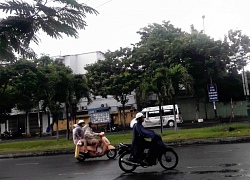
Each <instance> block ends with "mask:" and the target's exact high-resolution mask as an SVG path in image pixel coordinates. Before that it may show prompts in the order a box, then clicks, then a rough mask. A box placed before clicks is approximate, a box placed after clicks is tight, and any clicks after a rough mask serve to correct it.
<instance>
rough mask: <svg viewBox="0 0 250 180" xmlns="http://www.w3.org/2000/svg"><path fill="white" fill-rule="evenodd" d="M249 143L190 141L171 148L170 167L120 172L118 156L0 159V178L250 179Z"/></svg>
mask: <svg viewBox="0 0 250 180" xmlns="http://www.w3.org/2000/svg"><path fill="white" fill-rule="evenodd" d="M249 147H250V143H237V144H217V145H193V146H180V147H176V148H174V149H175V151H176V152H177V154H178V156H179V164H178V165H177V167H176V169H174V170H171V171H166V170H163V168H162V167H161V166H160V165H159V164H157V165H156V166H153V167H149V168H138V169H136V170H135V172H134V173H124V172H123V171H122V170H121V169H120V168H119V166H118V160H117V159H115V160H108V158H107V157H102V158H95V159H88V160H86V161H84V162H81V163H80V162H78V161H77V160H76V159H74V155H73V154H67V155H56V156H38V157H25V158H7V159H0V164H1V168H0V179H19V180H29V179H30V180H34V179H36V180H40V179H48V180H50V179H51V180H52V179H53V180H57V179H60V180H62V179H91V180H100V179H101V180H120V179H121V180H125V179H133V180H137V179H138V180H139V179H143V180H152V179H157V180H163V179H164V180H166V179H168V180H170V179H178V180H179V179H187V180H189V179H190V180H194V179H195V180H196V179H197V180H198V179H206V180H208V179H212V180H217V179H218V180H221V179H223V180H224V179H230V180H232V179H237V180H238V179H239V180H247V179H250V161H249V159H250V152H249Z"/></svg>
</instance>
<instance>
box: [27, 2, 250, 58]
mask: <svg viewBox="0 0 250 180" xmlns="http://www.w3.org/2000/svg"><path fill="white" fill-rule="evenodd" d="M79 2H83V3H86V4H87V5H89V6H91V7H93V8H95V9H96V10H98V11H99V15H97V16H95V15H87V18H86V19H85V20H86V22H87V24H88V26H87V27H86V29H85V30H81V31H79V38H78V39H75V38H69V37H66V36H65V37H64V38H63V39H62V40H55V39H52V38H50V37H49V36H47V35H46V34H45V33H40V38H41V40H42V42H41V43H40V44H39V46H36V45H33V44H32V48H33V49H34V50H35V52H36V53H37V54H38V55H40V54H41V53H45V54H49V55H50V56H56V55H69V54H78V53H87V52H93V51H102V52H106V51H107V50H108V49H109V50H111V51H114V50H116V49H119V48H120V47H128V46H130V44H131V43H136V42H138V41H139V37H140V36H139V35H137V33H136V32H137V31H138V30H140V28H143V27H145V26H147V25H149V24H151V23H162V21H163V20H165V21H170V23H171V24H173V25H174V26H175V27H178V28H181V29H182V30H184V31H186V32H190V25H191V24H193V25H194V27H195V28H196V29H198V30H199V31H200V30H202V29H203V19H202V16H203V15H204V16H205V18H204V25H205V33H206V34H207V35H209V36H211V37H213V38H215V39H223V37H224V35H225V34H227V32H228V30H230V29H234V30H235V29H240V30H242V32H243V33H244V34H246V35H248V36H250V21H249V19H248V18H249V17H250V16H249V14H250V13H249V8H250V1H249V0H238V1H236V0H79Z"/></svg>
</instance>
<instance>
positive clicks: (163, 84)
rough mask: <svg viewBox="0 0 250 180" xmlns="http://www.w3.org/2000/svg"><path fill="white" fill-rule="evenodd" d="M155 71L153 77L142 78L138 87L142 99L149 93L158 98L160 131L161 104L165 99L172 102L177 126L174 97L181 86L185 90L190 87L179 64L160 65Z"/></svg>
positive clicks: (189, 79) (185, 74) (184, 71)
mask: <svg viewBox="0 0 250 180" xmlns="http://www.w3.org/2000/svg"><path fill="white" fill-rule="evenodd" d="M155 72H156V73H155V75H154V76H153V77H147V78H145V79H144V81H143V83H142V85H141V87H140V89H141V91H142V92H143V93H142V94H143V99H145V98H146V99H147V98H148V96H149V95H151V94H156V96H157V100H158V102H157V104H158V105H159V110H160V121H161V133H162V131H163V125H162V124H163V123H162V111H161V106H162V105H164V103H165V102H166V100H167V99H168V100H169V101H172V102H173V106H174V121H175V128H177V125H176V117H175V104H176V103H175V97H176V95H177V93H178V92H179V91H180V90H181V88H183V87H185V90H189V89H191V88H190V87H191V86H190V85H191V77H190V76H189V74H188V73H187V71H186V69H185V68H184V67H182V66H181V65H180V64H179V65H175V66H170V68H166V67H160V68H157V69H156V70H155ZM176 130H177V129H176Z"/></svg>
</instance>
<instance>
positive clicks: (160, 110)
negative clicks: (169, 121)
mask: <svg viewBox="0 0 250 180" xmlns="http://www.w3.org/2000/svg"><path fill="white" fill-rule="evenodd" d="M159 112H160V121H161V133H162V132H163V123H162V109H161V103H160V104H159Z"/></svg>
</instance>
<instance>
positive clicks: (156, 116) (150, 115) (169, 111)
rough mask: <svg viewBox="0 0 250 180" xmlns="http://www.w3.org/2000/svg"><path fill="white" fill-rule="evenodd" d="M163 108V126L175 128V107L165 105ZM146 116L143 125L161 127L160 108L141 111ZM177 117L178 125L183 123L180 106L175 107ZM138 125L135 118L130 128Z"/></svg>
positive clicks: (155, 107)
mask: <svg viewBox="0 0 250 180" xmlns="http://www.w3.org/2000/svg"><path fill="white" fill-rule="evenodd" d="M161 108H162V123H163V126H168V127H174V106H173V105H163V106H161ZM141 112H142V113H143V114H144V116H145V119H144V122H143V123H142V125H143V126H144V127H156V126H161V121H160V111H159V106H154V107H147V108H144V109H143V110H142V111H141ZM175 115H176V123H182V122H183V120H182V117H181V111H180V108H179V107H178V105H177V104H176V105H175ZM135 123H136V119H135V118H134V119H133V120H132V121H131V122H130V127H131V128H133V126H134V124H135Z"/></svg>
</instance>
